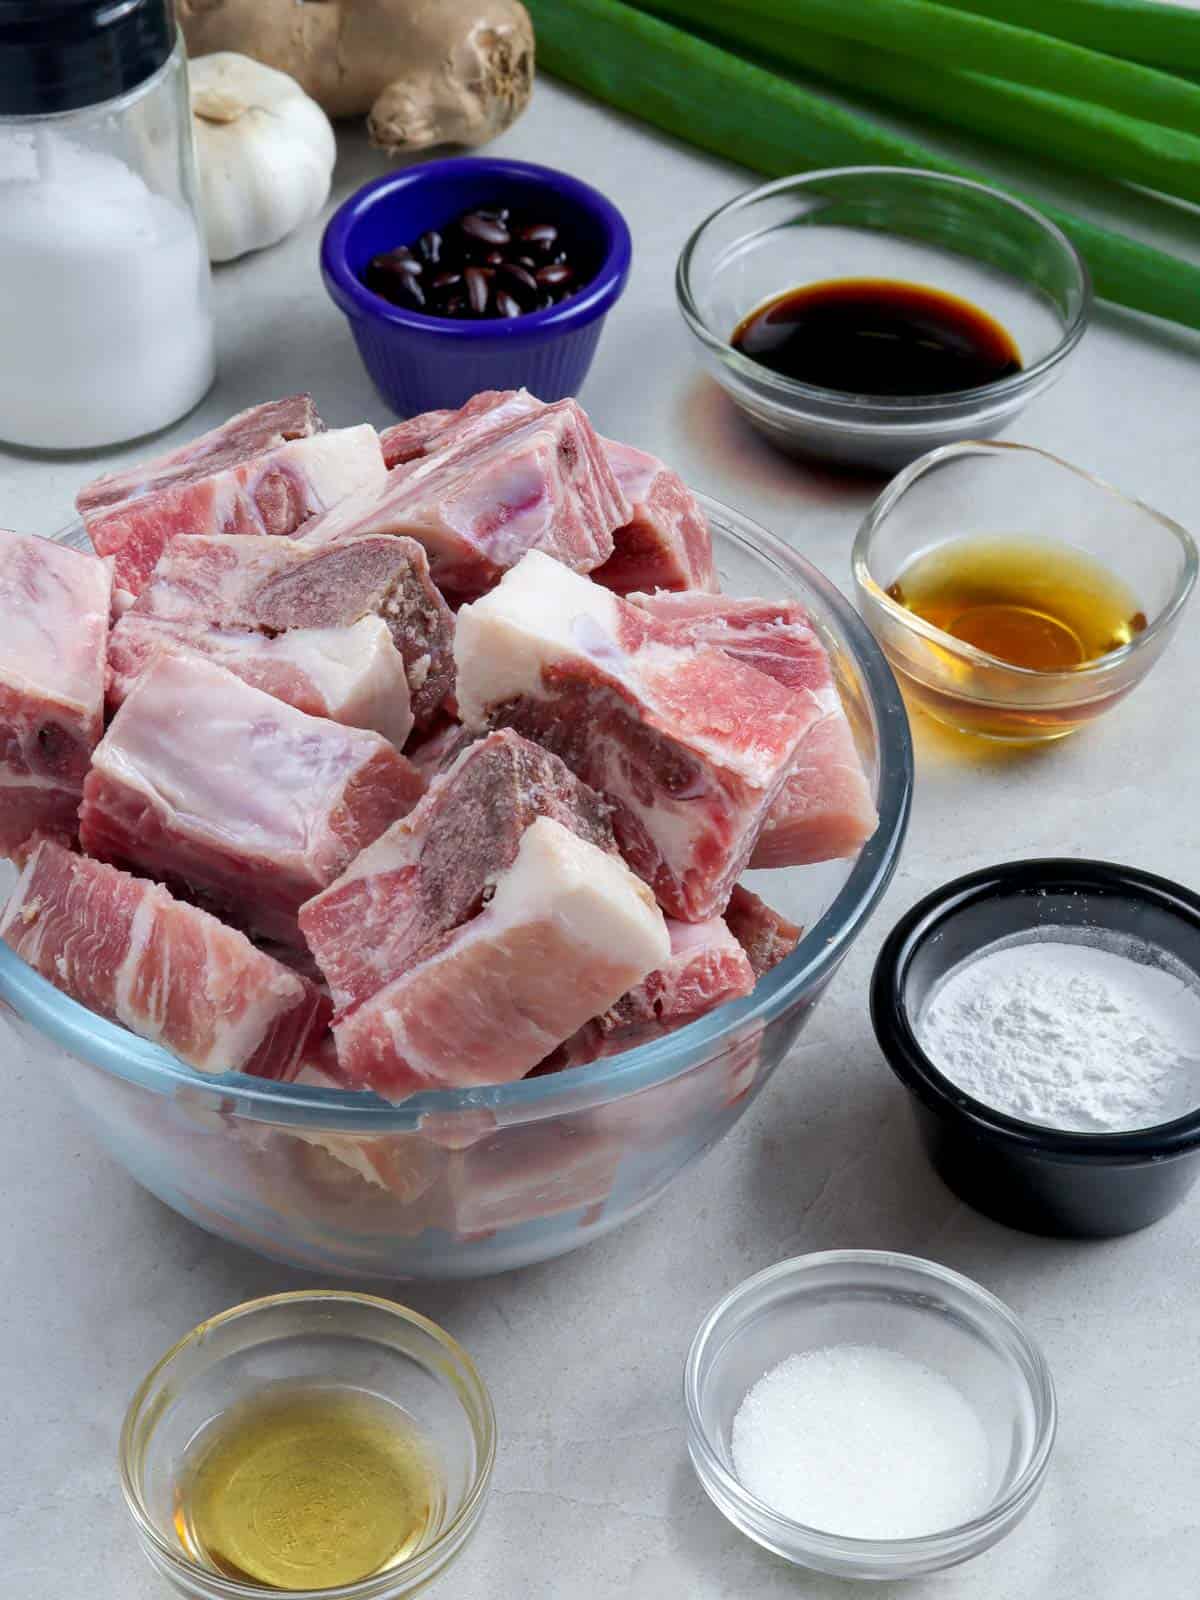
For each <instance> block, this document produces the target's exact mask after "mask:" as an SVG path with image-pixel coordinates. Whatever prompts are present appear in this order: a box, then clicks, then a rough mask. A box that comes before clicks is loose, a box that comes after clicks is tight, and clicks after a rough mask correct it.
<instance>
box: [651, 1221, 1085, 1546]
mask: <svg viewBox="0 0 1200 1600" xmlns="http://www.w3.org/2000/svg"><path fill="white" fill-rule="evenodd" d="M829 1266H839V1267H843V1268H847V1269H853V1268H855V1267H872V1268H876V1269H880V1270H882V1271H883V1272H885V1273H888V1272H896V1271H901V1270H902V1271H905V1272H915V1273H917V1274H918V1275H920V1276H922V1277H924V1278H926V1279H928V1280H930V1281H931V1282H932V1283H933V1284H934V1285H935V1286H937V1287H939V1288H942V1287H946V1286H950V1287H953V1288H955V1289H958V1290H959V1291H960V1292H961V1293H962V1294H964V1295H965V1296H966V1297H967V1298H968V1300H970V1302H971V1303H972V1305H973V1306H975V1307H976V1308H977V1309H978V1310H979V1311H980V1312H982V1313H984V1314H985V1315H986V1316H987V1317H988V1318H990V1319H991V1321H992V1324H993V1326H995V1325H997V1324H998V1325H999V1326H1000V1327H1001V1328H1002V1329H1003V1330H1004V1331H1005V1332H1006V1333H1007V1334H1008V1335H1009V1337H1010V1338H1011V1340H1012V1341H1013V1343H1014V1345H1015V1346H1016V1348H1017V1349H1018V1350H1019V1352H1020V1354H1021V1356H1022V1358H1023V1362H1022V1365H1023V1367H1024V1368H1025V1369H1026V1370H1025V1376H1026V1378H1027V1381H1028V1383H1029V1391H1030V1395H1031V1398H1032V1400H1033V1403H1034V1409H1035V1414H1036V1416H1037V1419H1038V1431H1037V1435H1036V1438H1035V1439H1034V1443H1033V1448H1032V1450H1031V1452H1030V1458H1029V1461H1028V1462H1027V1463H1026V1464H1025V1466H1024V1467H1023V1468H1022V1470H1021V1472H1020V1473H1019V1474H1018V1476H1017V1478H1016V1479H1015V1480H1014V1482H1013V1483H1012V1485H1011V1486H1010V1487H1009V1489H1008V1490H1007V1491H1006V1493H1005V1494H1004V1495H1003V1496H1002V1497H1001V1498H1000V1499H998V1500H996V1501H994V1502H993V1503H992V1504H991V1505H990V1506H989V1507H988V1508H987V1510H986V1511H982V1512H980V1513H979V1515H978V1516H976V1517H971V1518H969V1519H968V1520H967V1521H966V1522H960V1523H956V1524H955V1525H954V1526H953V1527H951V1528H944V1529H939V1530H938V1531H936V1532H934V1533H926V1534H919V1535H916V1536H915V1537H909V1538H904V1539H862V1538H855V1537H853V1536H851V1535H849V1534H839V1533H829V1532H827V1531H826V1530H824V1529H821V1528H813V1527H810V1526H809V1525H808V1524H807V1523H803V1522H796V1521H794V1520H793V1519H792V1518H791V1517H788V1516H785V1515H784V1514H783V1513H782V1512H780V1511H777V1510H776V1509H775V1508H774V1506H771V1505H768V1503H767V1502H766V1501H765V1500H760V1499H759V1498H758V1496H757V1495H754V1494H751V1493H750V1491H749V1490H748V1489H747V1488H746V1487H745V1486H744V1485H743V1484H742V1482H741V1480H740V1479H739V1478H738V1477H737V1476H736V1475H735V1474H734V1473H732V1472H730V1470H729V1468H728V1467H726V1466H725V1464H724V1462H723V1461H722V1460H721V1458H720V1456H719V1454H718V1452H717V1450H716V1449H715V1448H714V1446H713V1443H712V1439H711V1435H710V1433H709V1430H708V1428H707V1426H706V1425H705V1421H704V1411H703V1407H702V1405H701V1400H700V1367H701V1362H702V1360H703V1358H704V1356H705V1355H706V1353H707V1351H708V1348H709V1346H710V1344H711V1343H712V1342H713V1340H714V1338H715V1337H716V1336H717V1334H718V1333H719V1331H720V1327H721V1323H722V1321H723V1320H724V1319H725V1318H726V1317H727V1316H728V1315H729V1313H730V1312H731V1311H733V1310H734V1309H735V1308H736V1307H737V1306H738V1304H739V1303H740V1302H741V1301H743V1300H745V1299H746V1298H748V1297H749V1296H750V1295H752V1294H754V1293H755V1292H756V1291H757V1290H758V1289H760V1288H762V1287H764V1286H765V1285H768V1284H772V1283H776V1282H778V1281H780V1280H781V1279H783V1280H791V1279H802V1278H803V1277H805V1276H806V1275H807V1274H808V1273H810V1272H812V1271H814V1270H816V1269H819V1268H822V1267H829ZM850 1276H851V1274H850V1273H849V1272H848V1273H847V1279H848V1280H849V1278H850ZM737 1337H738V1334H737V1333H736V1332H735V1333H733V1334H732V1335H730V1336H729V1338H727V1339H726V1340H725V1341H724V1343H723V1344H722V1349H724V1348H725V1345H726V1344H728V1343H729V1342H731V1340H736V1339H737ZM683 1392H684V1409H685V1412H686V1415H687V1429H688V1444H689V1447H690V1448H691V1449H693V1450H694V1451H695V1453H696V1454H697V1455H698V1456H699V1458H700V1463H699V1465H700V1466H702V1468H703V1472H700V1473H699V1475H700V1477H701V1482H702V1483H704V1476H703V1474H704V1473H709V1474H711V1476H712V1478H713V1479H714V1480H715V1482H716V1483H717V1485H718V1486H719V1488H720V1490H721V1492H722V1493H723V1495H725V1496H726V1497H727V1498H728V1499H729V1500H730V1501H732V1502H733V1504H734V1505H738V1506H741V1507H744V1508H745V1509H747V1510H748V1511H749V1512H750V1513H751V1514H752V1516H753V1518H754V1520H755V1521H756V1522H758V1523H760V1524H765V1525H766V1526H767V1527H768V1528H769V1529H771V1530H772V1533H773V1535H774V1536H775V1537H776V1543H774V1544H772V1545H771V1546H770V1548H772V1549H777V1550H779V1552H780V1553H781V1554H783V1553H784V1550H782V1549H780V1545H779V1537H780V1536H782V1541H783V1544H784V1547H785V1549H786V1547H787V1546H789V1545H790V1544H791V1543H792V1541H796V1540H798V1541H801V1542H803V1543H804V1544H806V1545H807V1546H808V1548H809V1551H810V1552H811V1553H812V1554H814V1555H823V1556H826V1557H842V1558H846V1559H853V1558H855V1557H860V1558H868V1559H869V1558H870V1557H872V1556H875V1557H878V1558H882V1557H885V1556H886V1557H889V1558H891V1559H892V1560H894V1561H895V1562H896V1563H897V1565H903V1564H904V1563H905V1561H907V1560H914V1561H919V1560H920V1559H921V1558H922V1557H925V1558H931V1557H935V1556H936V1555H937V1554H938V1552H939V1550H944V1549H945V1547H946V1546H947V1545H953V1546H954V1547H955V1550H954V1551H953V1553H951V1552H947V1553H946V1561H944V1562H941V1563H939V1565H947V1564H949V1563H950V1562H951V1561H957V1560H961V1559H963V1558H964V1557H965V1556H966V1555H968V1554H970V1553H972V1551H971V1549H967V1550H960V1549H958V1547H959V1546H961V1545H963V1544H966V1545H968V1546H977V1547H978V1548H980V1549H982V1548H985V1547H986V1546H987V1544H989V1543H991V1542H992V1541H991V1539H990V1538H989V1537H988V1536H989V1535H990V1534H992V1533H994V1532H995V1530H996V1529H1000V1530H1001V1531H1004V1530H1005V1528H1006V1527H1007V1526H1008V1525H1009V1524H1010V1523H1011V1521H1012V1520H1013V1519H1014V1517H1015V1515H1016V1514H1017V1513H1018V1512H1019V1510H1020V1509H1021V1507H1022V1506H1023V1505H1024V1504H1027V1503H1028V1502H1029V1501H1031V1500H1032V1498H1033V1496H1034V1495H1035V1494H1036V1493H1037V1490H1038V1487H1039V1485H1040V1483H1041V1481H1042V1478H1043V1477H1044V1475H1045V1471H1046V1467H1047V1465H1048V1464H1049V1460H1050V1453H1051V1451H1052V1449H1053V1447H1054V1440H1055V1436H1056V1433H1057V1430H1058V1402H1057V1398H1056V1395H1055V1390H1054V1379H1053V1376H1052V1374H1051V1372H1050V1367H1049V1364H1048V1363H1047V1361H1046V1358H1045V1355H1044V1354H1043V1353H1042V1349H1041V1346H1040V1345H1039V1344H1038V1343H1037V1341H1036V1340H1035V1339H1034V1337H1033V1335H1032V1334H1031V1333H1030V1331H1029V1329H1028V1328H1027V1327H1026V1326H1025V1324H1024V1322H1023V1321H1022V1320H1021V1318H1020V1317H1018V1316H1017V1314H1016V1312H1015V1311H1013V1310H1012V1308H1011V1307H1010V1306H1008V1305H1006V1304H1005V1303H1004V1301H1003V1300H1001V1299H1000V1298H999V1297H998V1296H997V1295H995V1294H993V1293H992V1292H991V1290H990V1289H985V1288H984V1286H983V1285H982V1284H981V1283H977V1282H976V1281H975V1279H974V1278H968V1277H967V1276H966V1274H965V1273H961V1272H955V1271H954V1269H953V1268H952V1267H945V1266H942V1264H941V1263H940V1262H937V1261H931V1260H928V1259H927V1258H926V1257H924V1256H914V1255H909V1254H906V1253H905V1252H903V1251H898V1250H855V1249H842V1250H817V1251H813V1252H811V1253H809V1254H807V1255H801V1256H791V1257H789V1258H788V1259H787V1260H784V1261H777V1262H776V1263H775V1264H774V1265H773V1266H770V1267H764V1268H763V1270H762V1271H761V1272H756V1273H753V1274H752V1275H751V1276H750V1277H749V1278H744V1279H743V1280H742V1282H741V1283H738V1284H735V1286H734V1287H733V1288H732V1289H730V1290H729V1291H728V1293H726V1294H725V1295H723V1296H722V1298H721V1299H720V1300H718V1302H717V1303H716V1305H715V1306H713V1308H712V1310H711V1311H709V1313H708V1315H707V1316H706V1317H705V1318H704V1320H703V1322H701V1324H700V1326H699V1328H697V1330H696V1333H695V1335H694V1337H693V1339H692V1343H691V1346H690V1347H689V1349H688V1354H687V1360H686V1362H685V1364H684V1376H683ZM693 1459H694V1460H695V1456H694V1457H693ZM704 1487H705V1489H706V1491H707V1489H708V1485H707V1483H704ZM716 1503H717V1504H718V1506H719V1507H720V1502H719V1501H717V1502H716ZM721 1509H722V1510H723V1509H724V1508H723V1507H721ZM741 1531H743V1532H744V1531H745V1530H741ZM748 1537H754V1536H753V1535H748ZM785 1559H790V1560H799V1559H800V1558H799V1557H793V1556H785ZM921 1570H923V1571H931V1570H933V1569H932V1568H931V1567H922V1568H921ZM879 1575H880V1576H881V1577H885V1576H887V1575H888V1574H887V1573H885V1572H882V1571H881V1572H880V1574H879Z"/></svg>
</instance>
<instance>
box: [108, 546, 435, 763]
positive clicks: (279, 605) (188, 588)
mask: <svg viewBox="0 0 1200 1600" xmlns="http://www.w3.org/2000/svg"><path fill="white" fill-rule="evenodd" d="M368 618H370V619H375V620H377V621H380V622H382V623H384V624H386V626H387V629H388V631H389V634H390V638H391V641H392V643H393V645H394V646H395V649H396V651H397V652H398V653H399V656H400V658H401V660H400V665H401V668H402V671H403V674H404V678H405V685H406V686H405V688H404V690H403V696H404V699H405V701H406V702H407V701H411V705H412V715H413V717H414V719H415V720H416V722H417V723H418V724H419V725H420V726H425V725H426V724H427V723H429V722H430V721H431V720H432V719H433V717H434V716H435V714H436V713H437V711H438V709H439V707H440V706H441V704H442V702H443V701H444V700H445V699H446V696H447V695H448V694H449V692H450V690H451V688H452V687H453V682H454V657H453V641H454V617H453V614H452V613H451V611H450V608H449V607H448V606H447V604H446V602H445V601H444V600H443V599H442V596H441V594H440V593H439V592H438V589H437V587H436V586H435V584H434V582H433V580H432V578H431V577H430V575H429V562H428V560H427V559H426V556H425V552H424V550H423V549H422V548H421V546H420V545H419V544H417V543H416V541H415V540H412V539H396V538H390V537H386V536H383V535H379V536H376V537H373V538H362V539H350V540H346V541H343V542H341V543H337V544H331V545H326V546H321V547H319V548H317V549H311V550H310V549H306V548H303V547H302V546H301V545H299V544H297V543H296V542H295V541H294V540H291V539H274V538H256V537H254V536H253V535H234V536H228V535H227V536H221V535H217V536H208V537H195V538H190V539H177V540H176V541H175V542H174V543H173V544H172V545H171V546H170V547H169V548H168V549H167V550H166V552H165V553H164V554H163V556H162V558H161V560H160V561H159V563H158V565H157V567H156V568H155V570H154V576H153V577H152V578H151V580H150V582H149V583H148V584H147V585H146V587H145V589H143V590H142V592H141V594H140V595H139V596H138V598H137V600H136V601H135V603H134V604H133V606H132V607H131V608H130V609H129V610H128V611H126V613H125V614H124V616H122V617H121V619H120V620H119V622H118V623H117V625H116V627H115V628H114V630H113V636H112V642H111V645H110V651H109V664H110V668H111V682H110V685H109V695H110V700H111V702H112V703H113V704H114V705H119V704H120V703H121V701H122V700H123V699H124V698H125V695H126V694H127V693H128V691H129V689H130V688H131V687H132V683H133V680H134V679H135V678H136V677H137V674H138V673H139V672H140V671H141V670H142V668H143V667H144V666H145V664H146V662H147V661H148V660H149V659H150V657H151V656H152V655H153V654H154V653H155V651H156V650H157V649H158V648H159V647H160V646H161V644H162V643H163V642H164V641H166V640H169V639H176V640H180V641H183V642H186V643H188V644H190V645H192V646H193V647H194V648H199V649H201V650H204V649H205V646H206V643H207V642H208V641H210V640H211V639H212V638H213V635H214V631H217V630H219V631H220V632H222V633H227V634H231V635H237V634H242V635H247V634H252V635H257V636H258V638H259V639H267V640H272V641H274V640H277V638H278V637H280V636H284V635H287V634H289V633H296V632H302V633H308V632H310V631H311V632H316V633H327V632H328V631H330V630H334V629H342V628H350V627H352V626H354V625H355V624H358V623H360V622H362V621H364V620H366V619H368ZM223 648H224V652H225V654H226V655H228V654H229V653H230V652H231V651H233V650H234V649H235V646H234V644H233V643H232V641H226V643H225V645H224V647H223ZM284 648H286V646H284ZM245 649H246V652H247V655H248V659H249V661H250V663H251V664H253V662H254V661H255V660H256V659H257V657H256V645H255V642H254V641H251V642H250V643H248V644H246V645H245ZM210 653H214V654H216V653H218V650H217V648H216V647H214V648H213V650H212V651H211V652H210ZM226 664H227V665H229V666H230V669H231V670H233V671H237V670H238V669H237V667H236V666H235V665H234V664H233V662H232V661H227V662H226ZM252 671H253V666H252V665H251V670H250V671H247V672H245V673H242V674H240V675H241V676H245V677H246V678H247V681H248V682H251V683H256V682H257V683H258V687H260V688H263V689H267V690H268V691H269V692H272V693H274V692H276V691H275V690H274V689H272V687H271V685H270V684H269V683H265V682H261V681H259V680H258V679H257V678H256V677H255V676H253V675H252ZM281 698H283V699H291V696H289V695H286V694H285V695H282V696H281ZM292 703H293V704H299V705H300V708H301V710H305V711H307V710H312V709H314V708H313V707H312V706H310V705H307V704H305V703H304V702H303V701H297V700H292ZM324 714H325V715H330V714H332V713H329V712H326V713H324ZM337 720H339V721H344V720H348V719H346V718H340V717H339V718H337ZM380 731H381V732H383V731H385V730H383V729H380ZM402 737H403V736H402Z"/></svg>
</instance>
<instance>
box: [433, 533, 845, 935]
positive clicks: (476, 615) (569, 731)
mask: <svg viewBox="0 0 1200 1600" xmlns="http://www.w3.org/2000/svg"><path fill="white" fill-rule="evenodd" d="M455 659H456V661H457V663H458V678H457V696H458V703H459V714H460V715H461V717H462V719H463V721H464V722H465V723H466V724H467V726H468V727H475V728H481V727H485V726H487V725H488V724H489V723H491V724H496V725H504V726H508V727H512V728H515V729H516V730H517V731H518V732H519V733H523V734H524V735H525V736H526V737H527V738H531V739H534V740H536V741H537V742H539V743H541V744H544V745H545V746H546V747H547V748H548V749H551V750H553V751H554V752H555V753H556V754H558V755H560V756H561V757H562V758H563V760H564V761H565V762H566V763H567V765H568V766H569V767H570V768H571V769H572V771H573V772H575V773H576V774H577V775H578V776H579V777H580V778H581V779H582V780H583V781H584V782H585V783H587V784H590V785H591V787H592V788H594V789H598V790H599V791H600V792H601V793H602V794H603V795H605V796H606V797H607V798H608V799H609V800H610V801H611V802H612V804H613V807H614V813H613V825H614V828H615V831H616V835H617V842H618V844H619V845H620V847H621V850H622V852H623V854H624V856H625V858H626V860H627V861H628V862H629V864H630V865H631V866H632V867H633V869H634V870H635V872H637V873H638V874H639V875H640V876H641V877H642V878H644V879H645V881H646V882H647V883H648V884H650V885H651V887H652V888H653V889H654V891H655V894H656V895H657V896H658V900H659V903H660V905H661V906H662V908H663V910H664V911H666V912H668V913H669V914H670V915H671V916H673V917H678V918H680V919H681V920H682V921H685V922H705V921H707V920H708V918H709V917H712V916H715V915H718V914H719V913H720V912H721V911H722V909H723V908H724V906H725V902H726V901H727V900H728V898H729V894H730V891H731V890H732V888H733V885H734V882H735V881H736V879H737V877H738V875H739V874H740V872H741V870H742V868H743V867H744V866H745V864H746V862H747V860H748V859H749V857H750V853H751V851H752V850H753V848H754V845H755V842H756V840H757V838H758V835H759V832H760V830H761V828H762V826H763V823H764V821H765V819H766V816H767V812H768V811H769V809H770V807H771V804H772V802H773V801H774V800H775V798H776V796H777V795H778V794H779V792H780V790H781V789H782V787H783V785H784V783H785V782H786V780H787V777H788V774H789V772H790V770H791V767H792V764H793V762H794V761H795V759H796V755H797V752H798V750H799V748H800V745H801V743H802V741H803V739H804V736H805V735H806V734H807V733H808V731H809V728H810V726H811V724H812V720H813V719H812V714H811V712H810V711H809V710H808V708H807V707H805V706H804V705H802V704H800V703H798V701H797V698H796V696H794V695H793V694H791V693H789V692H788V691H787V690H786V689H784V688H783V687H782V686H781V685H779V684H778V683H775V682H774V681H773V680H772V679H771V678H769V677H767V676H765V675H764V674H763V673H760V672H756V671H755V670H753V669H752V668H750V667H747V666H744V665H743V664H742V663H741V662H740V661H736V660H733V659H732V658H731V657H730V656H728V655H727V654H725V652H724V651H722V650H714V649H712V648H711V647H707V646H704V645H700V644H693V643H677V642H675V641H673V640H672V638H671V636H670V632H669V630H667V629H660V628H659V625H658V624H657V623H656V622H655V621H654V620H653V619H652V618H651V617H650V616H649V615H648V614H647V613H646V612H644V611H641V610H639V609H638V607H636V606H633V605H630V604H628V602H626V601H624V600H622V599H620V598H619V597H618V596H617V595H614V594H612V593H610V592H609V590H607V589H604V588H602V587H601V586H600V585H599V584H595V583H591V582H590V581H589V580H588V579H586V578H582V577H580V576H579V575H578V574H576V573H572V572H570V571H568V570H567V568H566V567H564V566H562V565H561V564H559V563H558V562H555V561H553V560H551V559H550V558H549V557H548V556H544V555H542V554H540V553H539V552H536V551H534V552H531V553H530V554H529V555H527V556H526V557H525V558H524V560H523V561H522V562H521V563H520V564H519V566H517V567H516V568H514V569H513V571H512V572H510V573H509V574H507V576H506V577H505V578H504V579H503V581H502V582H501V583H500V585H499V586H498V587H497V588H496V589H494V590H493V591H492V593H491V594H489V595H486V596H485V597H484V598H483V599H482V600H478V601H476V602H475V604H474V605H469V606H464V607H463V609H462V611H460V613H459V616H458V628H457V631H456V635H455Z"/></svg>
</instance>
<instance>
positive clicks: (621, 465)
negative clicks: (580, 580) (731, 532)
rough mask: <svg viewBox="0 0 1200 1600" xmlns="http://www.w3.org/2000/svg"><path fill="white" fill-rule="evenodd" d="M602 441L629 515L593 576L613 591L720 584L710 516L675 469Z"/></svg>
mask: <svg viewBox="0 0 1200 1600" xmlns="http://www.w3.org/2000/svg"><path fill="white" fill-rule="evenodd" d="M600 442H601V444H602V445H603V446H604V453H605V455H606V456H607V457H608V464H609V466H610V467H611V468H612V469H613V474H614V476H615V477H616V480H617V482H618V483H619V484H620V486H621V492H622V494H624V496H625V498H626V500H628V501H629V504H630V505H631V506H632V507H633V516H632V517H631V518H630V520H629V521H628V522H627V523H626V524H625V526H624V527H623V528H618V529H617V530H616V532H615V533H614V534H613V553H612V555H611V556H609V558H608V560H607V561H606V562H605V563H604V565H603V566H602V567H597V568H596V570H595V572H593V574H592V576H593V578H595V580H596V582H597V583H602V584H603V585H604V586H605V588H606V589H612V590H613V591H614V593H616V594H629V593H630V592H631V591H632V590H634V589H717V588H719V585H718V583H717V573H716V568H715V566H714V565H713V549H712V534H711V533H710V532H709V528H708V522H707V521H706V519H705V516H704V513H703V512H702V511H701V509H700V507H699V505H698V504H697V502H696V497H695V495H694V494H693V493H692V491H691V490H690V489H689V488H688V486H687V484H685V483H684V481H683V479H682V478H681V477H680V476H679V474H678V473H677V472H672V471H671V469H670V467H668V466H665V465H664V464H663V462H661V461H660V460H659V459H658V457H657V456H652V455H647V453H646V452H645V451H644V450H635V449H634V447H633V445H631V444H620V443H618V442H617V440H615V439H601V441H600Z"/></svg>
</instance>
